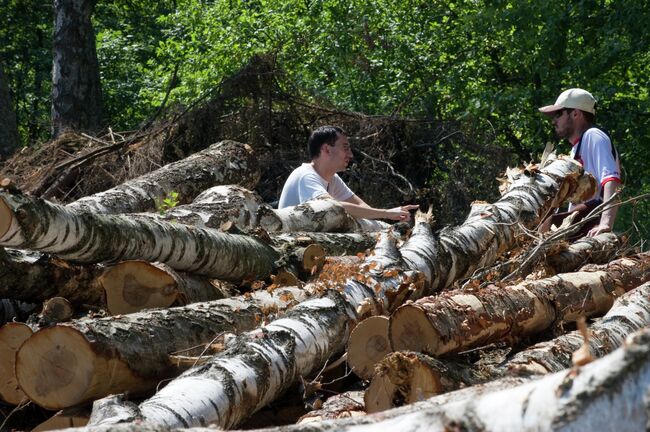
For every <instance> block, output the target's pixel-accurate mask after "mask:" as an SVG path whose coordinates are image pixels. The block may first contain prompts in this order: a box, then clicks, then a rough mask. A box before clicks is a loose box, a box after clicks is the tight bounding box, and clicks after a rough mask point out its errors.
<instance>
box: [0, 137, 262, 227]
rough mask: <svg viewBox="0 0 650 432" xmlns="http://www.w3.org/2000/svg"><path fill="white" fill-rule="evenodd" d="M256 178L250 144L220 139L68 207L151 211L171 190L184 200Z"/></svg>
mask: <svg viewBox="0 0 650 432" xmlns="http://www.w3.org/2000/svg"><path fill="white" fill-rule="evenodd" d="M259 178H260V168H259V166H258V164H257V158H256V157H255V155H254V153H253V149H252V148H251V147H250V146H248V145H247V144H241V143H238V142H235V141H221V142H219V143H216V144H213V145H211V146H210V147H208V148H207V149H205V150H202V151H200V152H197V153H195V154H193V155H191V156H189V157H188V158H185V159H182V160H180V161H178V162H174V163H171V164H168V165H165V166H164V167H162V168H160V169H157V170H155V171H152V172H150V173H147V174H145V175H143V176H140V177H138V178H135V179H133V180H129V181H127V182H125V183H123V184H121V185H119V186H116V187H114V188H113V189H109V190H107V191H104V192H100V193H98V194H95V195H92V196H89V197H84V198H81V199H79V200H77V201H75V202H73V203H70V204H68V208H69V209H71V210H78V211H84V212H89V213H102V214H117V213H137V212H152V211H156V210H157V209H158V206H159V203H160V202H161V201H162V200H163V199H164V198H165V197H166V196H167V195H168V194H169V193H171V192H175V193H177V194H178V198H177V199H178V201H179V203H180V204H186V203H189V202H191V201H192V200H193V199H194V198H195V197H196V196H197V195H199V194H200V193H201V192H203V191H204V190H206V189H209V188H210V187H212V186H217V185H230V184H238V185H241V186H243V187H245V188H248V189H252V188H254V187H255V185H256V184H257V182H258V181H259ZM0 232H2V230H1V229H0Z"/></svg>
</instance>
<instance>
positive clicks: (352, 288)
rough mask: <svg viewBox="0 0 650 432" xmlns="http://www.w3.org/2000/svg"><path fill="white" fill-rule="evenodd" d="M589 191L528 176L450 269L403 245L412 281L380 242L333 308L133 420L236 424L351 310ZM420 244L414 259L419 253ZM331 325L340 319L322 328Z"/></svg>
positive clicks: (330, 349) (434, 273)
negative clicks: (374, 252)
mask: <svg viewBox="0 0 650 432" xmlns="http://www.w3.org/2000/svg"><path fill="white" fill-rule="evenodd" d="M585 179H586V184H585V183H584V181H585ZM594 189H595V183H594V181H593V179H590V178H588V177H586V176H582V167H581V166H580V165H579V164H577V163H575V161H572V160H569V159H566V160H565V159H562V160H557V161H554V162H553V163H551V164H550V165H549V166H547V167H545V168H544V170H543V172H539V170H537V169H529V170H527V171H525V172H524V173H523V174H522V175H521V176H520V177H519V178H518V179H517V180H516V181H515V183H514V185H513V187H512V188H511V191H510V192H507V193H506V194H505V195H504V196H503V197H502V200H501V201H503V203H501V201H500V202H499V204H495V207H496V208H497V209H501V210H494V212H495V213H498V214H497V216H495V217H494V218H491V219H490V218H484V219H480V220H477V221H472V222H471V223H470V226H468V227H465V228H464V229H463V228H461V229H459V230H458V231H459V232H460V233H461V234H462V236H461V235H460V234H459V235H458V236H456V237H455V238H457V239H458V240H459V242H458V244H454V245H452V246H450V247H449V248H453V249H455V250H456V252H455V254H456V255H455V256H457V257H460V258H459V259H454V260H452V259H451V256H452V255H451V254H450V253H447V257H448V258H449V259H447V260H445V261H444V263H442V264H440V265H438V264H436V263H437V254H436V253H434V254H433V255H432V254H431V252H436V247H435V246H434V247H428V241H427V240H428V239H430V236H426V235H416V234H414V236H413V237H415V239H413V237H412V238H411V239H409V241H408V242H407V243H406V244H405V246H404V247H403V248H402V249H404V248H405V247H407V246H408V245H409V242H411V240H413V242H414V243H412V244H411V245H410V246H409V247H410V251H409V259H410V264H411V265H412V266H411V267H410V270H411V272H412V273H411V274H409V273H408V272H405V271H404V270H403V267H404V264H403V263H402V261H401V259H400V256H399V252H398V251H397V250H396V248H395V241H394V240H392V242H391V240H390V238H382V239H381V240H380V241H379V242H378V244H377V247H376V250H375V251H376V252H377V250H379V251H380V253H377V254H376V255H373V256H370V257H368V259H367V260H366V261H365V262H364V264H362V265H361V266H360V268H359V269H358V271H357V272H356V273H355V274H352V275H349V276H348V278H347V280H346V281H344V282H343V283H340V284H339V285H338V287H337V288H338V289H339V290H341V291H342V292H343V293H344V298H343V299H341V302H340V303H339V301H338V300H335V298H336V296H335V295H334V294H335V293H334V292H333V291H334V290H329V291H328V292H329V294H328V295H329V296H330V297H328V299H329V301H324V300H320V301H322V302H323V303H320V304H319V303H318V301H316V300H314V301H308V302H305V303H303V304H302V305H299V306H297V307H296V308H300V307H301V306H304V307H303V308H301V309H296V308H294V309H293V310H292V313H296V314H300V313H302V312H304V313H305V315H304V318H299V319H298V318H297V315H296V316H295V317H296V318H295V319H294V318H293V316H292V318H290V319H289V318H288V319H280V320H277V321H274V322H271V323H270V324H269V325H268V326H266V327H263V328H262V329H261V330H258V331H257V332H252V333H249V334H246V335H242V336H240V337H237V338H236V339H235V341H234V342H233V343H232V345H230V348H229V350H228V351H227V352H224V353H221V354H219V355H217V356H215V357H214V360H211V361H210V362H208V363H206V364H203V365H201V366H200V367H197V368H193V369H190V370H189V371H187V372H185V373H184V374H183V375H181V376H180V377H179V378H177V379H175V380H173V381H171V382H170V383H169V384H168V385H167V386H166V387H165V388H164V389H162V390H161V391H160V392H158V393H157V394H156V395H155V396H154V397H153V398H151V399H148V400H146V401H144V402H143V403H141V404H140V406H139V409H140V412H141V417H142V418H143V419H144V421H145V422H153V423H156V424H160V425H165V426H169V427H180V426H182V427H188V426H192V425H198V424H209V423H215V424H216V425H217V426H220V427H230V426H232V425H234V424H237V423H238V422H240V421H241V420H242V419H243V418H245V417H246V416H248V415H250V414H251V413H253V412H254V411H256V410H257V409H259V408H260V407H262V406H264V405H266V404H267V403H268V402H270V401H271V400H273V398H275V397H277V396H278V395H279V394H281V393H282V391H284V390H286V389H287V388H289V386H290V385H291V384H292V383H293V381H295V380H296V379H297V377H298V376H307V375H308V374H309V373H311V372H312V371H314V370H316V369H318V368H320V367H322V365H323V364H324V362H325V360H327V359H328V358H329V357H331V356H332V355H334V354H335V353H336V352H337V350H339V349H341V348H343V346H344V345H345V343H346V342H347V331H345V330H344V329H345V328H346V326H349V325H351V324H352V323H353V322H354V321H355V320H356V319H358V315H357V312H356V311H357V308H358V307H359V306H361V305H362V304H364V303H371V308H370V309H372V310H376V311H390V310H392V309H393V308H394V307H395V306H396V305H398V304H399V303H400V302H401V301H403V300H404V299H405V298H407V297H409V296H411V297H413V296H415V295H418V294H423V293H426V292H427V291H428V290H429V289H431V287H435V288H439V286H440V285H439V284H436V283H434V281H449V280H451V281H452V282H453V280H454V277H461V276H462V275H463V274H465V273H466V272H468V271H472V266H473V265H474V262H473V261H472V260H474V259H476V261H478V262H479V264H482V265H485V264H489V263H491V261H490V260H491V259H494V258H495V257H496V255H495V252H496V251H498V250H499V249H501V248H505V247H508V246H509V245H511V244H512V243H513V242H514V236H513V235H512V234H514V233H518V232H519V231H518V230H519V229H520V228H518V223H522V224H523V225H525V226H530V225H532V224H536V223H538V222H539V220H540V218H541V216H542V215H543V214H544V213H545V212H546V211H547V210H548V209H549V208H552V207H553V206H554V205H559V204H560V203H561V202H563V201H564V200H565V199H567V198H568V197H571V196H573V197H577V199H584V198H586V197H587V196H589V194H591V193H593V191H594ZM488 219H490V220H488ZM472 224H473V225H472ZM414 232H415V230H414ZM495 232H496V233H497V234H495ZM504 233H505V234H504ZM452 240H453V239H452V238H449V239H448V242H452ZM418 242H419V243H418ZM418 244H419V245H420V247H421V250H417V245H418ZM382 248H383V249H387V251H385V252H384V251H382ZM403 255H404V254H403ZM417 256H419V259H416V257H417ZM420 264H421V265H422V268H420ZM425 267H426V268H425ZM441 269H442V270H441ZM420 270H422V271H425V272H426V274H427V279H426V282H427V283H426V284H423V285H424V287H420V286H418V284H416V283H415V281H416V279H417V277H416V274H417V271H420ZM449 283H451V282H449ZM339 304H340V306H339ZM334 316H337V317H338V319H336V320H333V321H331V322H330V321H329V320H330V319H333V317H334ZM324 320H325V321H327V323H324V322H323V321H324ZM274 338H275V339H276V342H273V341H272V340H273V339H274ZM291 346H293V347H295V349H293V348H291ZM21 351H22V350H21Z"/></svg>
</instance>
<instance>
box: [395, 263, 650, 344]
mask: <svg viewBox="0 0 650 432" xmlns="http://www.w3.org/2000/svg"><path fill="white" fill-rule="evenodd" d="M649 279H650V253H644V254H640V255H638V257H637V258H635V259H631V258H623V259H620V260H616V261H613V262H611V263H610V264H609V265H607V266H604V268H602V269H601V270H599V271H581V272H576V273H564V274H561V275H557V276H553V277H550V278H547V279H542V280H538V281H529V282H523V283H520V284H518V285H515V286H510V287H496V286H490V287H487V288H485V289H482V290H479V291H477V292H470V291H463V290H456V291H450V292H446V293H443V294H441V295H439V296H437V297H426V298H423V299H421V300H418V301H417V302H415V303H412V304H408V305H404V306H402V307H400V308H399V309H397V310H396V311H395V312H394V313H393V315H392V316H391V319H390V325H389V337H390V342H391V346H392V348H393V350H395V351H401V350H410V351H416V352H424V353H427V354H430V355H433V356H439V355H442V354H446V353H454V352H459V351H463V350H466V349H468V348H472V347H476V346H481V345H486V344H489V343H493V342H497V341H500V340H507V341H509V342H513V341H517V340H519V339H520V338H522V337H524V336H529V335H533V334H536V333H539V332H541V331H543V330H545V329H548V328H549V327H551V326H553V325H558V324H560V323H562V322H563V321H574V320H576V319H577V318H578V317H580V316H592V315H596V314H602V313H605V312H606V311H607V310H608V309H609V308H610V307H611V305H612V302H613V301H614V298H615V297H616V296H618V295H621V294H623V293H624V292H625V291H627V290H630V289H632V288H634V287H636V286H639V285H640V284H641V283H643V282H645V281H647V280H649Z"/></svg>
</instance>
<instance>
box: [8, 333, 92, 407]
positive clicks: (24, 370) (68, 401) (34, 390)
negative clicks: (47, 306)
mask: <svg viewBox="0 0 650 432" xmlns="http://www.w3.org/2000/svg"><path fill="white" fill-rule="evenodd" d="M95 361H96V354H95V352H94V351H93V350H92V347H91V346H90V343H89V342H88V341H87V340H86V338H85V337H84V336H83V335H82V334H81V333H80V332H79V331H77V330H76V329H74V328H72V327H68V326H54V327H49V328H46V329H43V330H40V331H38V332H36V333H34V334H33V335H32V337H30V338H29V339H28V340H27V341H26V342H25V343H24V344H23V346H22V347H21V348H20V350H19V351H18V354H17V356H16V378H17V379H18V383H19V384H20V387H21V388H22V389H23V391H24V392H25V393H26V394H27V396H28V397H29V398H30V399H31V400H33V401H34V402H36V403H37V404H38V405H40V406H42V407H44V408H48V409H61V408H66V407H69V406H73V405H76V404H78V403H79V402H80V401H83V400H84V399H85V395H86V393H87V391H88V389H89V387H90V386H91V384H92V381H93V379H92V377H93V375H94V373H95V371H94V368H95Z"/></svg>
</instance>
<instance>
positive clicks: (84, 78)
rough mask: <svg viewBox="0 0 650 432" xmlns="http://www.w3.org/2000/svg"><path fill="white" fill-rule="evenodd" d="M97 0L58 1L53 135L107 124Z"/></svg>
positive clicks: (54, 45) (100, 127)
mask: <svg viewBox="0 0 650 432" xmlns="http://www.w3.org/2000/svg"><path fill="white" fill-rule="evenodd" d="M95 4H96V0H55V1H54V37H53V53H54V60H53V69H52V135H53V136H54V137H56V136H58V135H59V133H61V132H62V131H63V130H64V129H73V130H91V131H98V130H100V129H102V128H103V127H104V126H105V120H104V108H103V105H102V90H101V81H100V78H99V63H98V61H97V52H96V51H95V31H94V30H93V26H92V22H91V15H92V13H93V10H94V8H95Z"/></svg>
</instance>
